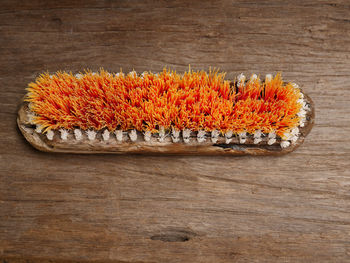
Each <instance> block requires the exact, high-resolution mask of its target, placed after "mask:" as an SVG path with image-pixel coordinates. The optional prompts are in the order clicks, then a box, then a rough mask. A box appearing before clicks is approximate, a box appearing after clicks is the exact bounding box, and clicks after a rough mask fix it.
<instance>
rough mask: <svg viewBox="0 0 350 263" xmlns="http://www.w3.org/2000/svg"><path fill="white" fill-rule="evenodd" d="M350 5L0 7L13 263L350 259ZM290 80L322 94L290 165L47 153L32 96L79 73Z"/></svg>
mask: <svg viewBox="0 0 350 263" xmlns="http://www.w3.org/2000/svg"><path fill="white" fill-rule="evenodd" d="M349 21H350V5H349V2H348V1H345V0H339V1H337V0H336V1H326V0H312V1H301V0H297V1H277V0H273V1H267V0H262V1H256V2H254V1H215V2H214V1H171V2H169V1H156V2H154V1H142V2H141V1H108V0H107V1H84V2H83V1H66V0H62V1H39V0H34V1H26V2H24V1H23V2H22V1H10V0H3V1H1V10H0V65H1V67H0V79H1V83H2V84H1V86H0V88H1V96H0V116H1V122H0V145H1V147H0V257H2V258H3V262H5V261H7V262H11V261H13V262H16V261H20V260H22V262H23V261H25V260H27V259H28V261H29V262H32V261H38V260H39V261H40V260H44V261H43V262H48V261H51V262H76V261H98V262H105V261H110V262H350V213H349V211H350V194H349V193H350V137H349V134H350V115H349V112H350V104H349V100H350V87H349V83H350V72H349V69H350V22H349ZM188 64H191V68H193V69H205V68H208V67H209V66H212V67H218V68H220V69H221V70H223V71H226V72H227V78H230V79H232V78H234V76H236V75H238V74H239V73H241V72H244V73H245V74H246V75H250V74H251V73H260V74H261V75H264V74H266V73H273V74H275V73H276V72H279V71H281V72H282V73H283V76H284V79H285V80H286V81H296V82H297V83H298V84H299V85H300V86H301V87H302V88H303V90H304V91H305V92H306V93H307V94H309V95H310V97H311V98H312V99H313V100H314V103H315V108H316V121H315V126H314V128H313V130H312V131H311V133H310V135H309V136H308V137H307V139H306V140H305V142H304V144H303V146H302V147H299V148H298V149H297V150H296V151H294V152H293V153H290V154H288V155H284V156H281V157H251V156H250V157H230V156H221V157H205V156H201V157H199V156H163V157H162V156H135V155H126V156H113V155H72V154H49V153H43V152H39V151H37V150H35V149H33V148H32V147H31V146H30V145H29V144H28V143H27V142H26V141H25V139H24V138H23V136H22V135H21V134H20V132H19V130H18V129H17V127H16V115H17V110H18V105H19V104H20V101H21V99H22V97H23V95H24V94H25V90H24V87H26V85H27V83H28V82H30V81H32V80H33V79H34V78H35V77H36V76H37V75H38V74H40V73H41V72H43V71H46V70H47V71H49V72H54V71H57V70H72V71H74V72H77V71H79V70H82V69H83V68H86V67H88V68H91V69H92V70H98V69H99V67H102V66H103V67H104V68H105V69H106V70H110V71H117V70H119V68H120V67H122V68H123V69H124V70H125V71H129V70H132V69H133V68H134V69H135V70H136V71H138V72H142V71H144V70H153V71H159V70H161V69H162V68H163V67H164V66H170V67H172V68H174V69H176V70H177V71H184V70H186V69H187V68H188Z"/></svg>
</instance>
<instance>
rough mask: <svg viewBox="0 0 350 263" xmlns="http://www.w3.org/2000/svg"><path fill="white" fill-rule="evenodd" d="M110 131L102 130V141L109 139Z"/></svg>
mask: <svg viewBox="0 0 350 263" xmlns="http://www.w3.org/2000/svg"><path fill="white" fill-rule="evenodd" d="M110 134H111V133H110V132H109V130H108V129H105V130H104V131H103V133H102V138H103V140H104V141H108V140H109V136H110Z"/></svg>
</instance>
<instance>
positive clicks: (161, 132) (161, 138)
mask: <svg viewBox="0 0 350 263" xmlns="http://www.w3.org/2000/svg"><path fill="white" fill-rule="evenodd" d="M158 135H159V138H158V140H159V141H160V142H164V139H165V137H166V136H165V129H164V127H163V126H160V127H159V132H158Z"/></svg>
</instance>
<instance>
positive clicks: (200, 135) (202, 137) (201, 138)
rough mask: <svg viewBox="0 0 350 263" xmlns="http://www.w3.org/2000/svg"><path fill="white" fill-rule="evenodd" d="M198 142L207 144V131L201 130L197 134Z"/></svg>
mask: <svg viewBox="0 0 350 263" xmlns="http://www.w3.org/2000/svg"><path fill="white" fill-rule="evenodd" d="M197 141H198V142H205V131H203V130H199V131H198V133H197Z"/></svg>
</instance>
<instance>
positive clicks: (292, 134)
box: [281, 83, 310, 148]
mask: <svg viewBox="0 0 350 263" xmlns="http://www.w3.org/2000/svg"><path fill="white" fill-rule="evenodd" d="M292 85H293V87H294V88H295V90H296V92H298V93H299V99H298V103H299V104H301V109H300V111H299V112H298V114H297V115H298V117H300V122H299V126H300V127H304V126H305V122H306V114H307V111H309V110H310V108H309V106H308V105H307V103H306V101H305V100H304V95H303V93H301V92H300V89H299V86H298V85H297V84H295V83H292ZM299 135H300V132H299V128H298V127H295V128H293V129H291V130H290V131H288V132H286V133H285V134H284V135H283V137H282V141H281V147H282V148H286V147H288V146H289V145H290V144H291V143H292V144H294V143H296V141H297V140H298V138H299Z"/></svg>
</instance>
